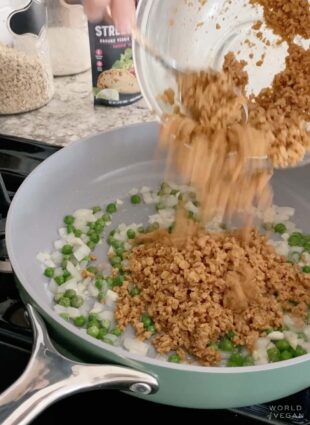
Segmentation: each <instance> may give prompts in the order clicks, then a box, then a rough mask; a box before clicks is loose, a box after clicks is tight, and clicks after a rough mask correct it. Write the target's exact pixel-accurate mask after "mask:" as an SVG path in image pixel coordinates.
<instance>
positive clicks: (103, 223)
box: [95, 216, 105, 227]
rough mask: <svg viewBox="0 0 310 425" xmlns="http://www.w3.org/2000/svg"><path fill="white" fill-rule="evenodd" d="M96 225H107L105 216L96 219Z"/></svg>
mask: <svg viewBox="0 0 310 425" xmlns="http://www.w3.org/2000/svg"><path fill="white" fill-rule="evenodd" d="M95 226H103V227H104V226H105V221H104V219H103V216H102V217H101V218H98V220H96V221H95Z"/></svg>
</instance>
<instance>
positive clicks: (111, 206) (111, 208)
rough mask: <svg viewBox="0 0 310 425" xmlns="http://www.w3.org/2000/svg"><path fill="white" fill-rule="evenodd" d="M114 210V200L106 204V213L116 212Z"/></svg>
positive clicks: (115, 209)
mask: <svg viewBox="0 0 310 425" xmlns="http://www.w3.org/2000/svg"><path fill="white" fill-rule="evenodd" d="M116 211H117V206H116V203H115V202H114V203H111V204H108V205H107V207H106V212H107V213H109V214H113V213H116Z"/></svg>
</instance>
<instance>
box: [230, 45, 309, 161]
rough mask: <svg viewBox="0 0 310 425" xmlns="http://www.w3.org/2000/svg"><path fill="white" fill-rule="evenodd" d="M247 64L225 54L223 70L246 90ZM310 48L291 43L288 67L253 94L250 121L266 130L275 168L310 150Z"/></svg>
mask: <svg viewBox="0 0 310 425" xmlns="http://www.w3.org/2000/svg"><path fill="white" fill-rule="evenodd" d="M245 65H246V63H245V62H244V61H237V60H236V58H235V56H234V54H233V53H229V54H228V55H226V57H225V61H224V66H223V69H224V70H225V72H227V73H229V74H230V75H231V76H232V78H233V80H234V83H235V84H236V86H237V87H238V88H239V89H241V90H242V91H243V92H245V88H246V84H247V82H248V74H247V72H246V71H245V70H244V67H245ZM309 120H310V50H309V49H308V50H305V49H303V48H302V47H300V46H298V45H296V44H291V45H290V46H289V49H288V56H287V58H286V66H285V69H284V70H283V71H282V72H280V73H279V74H276V75H275V77H274V80H273V82H272V85H271V87H267V88H264V89H263V90H261V92H260V93H259V94H258V96H251V98H250V104H249V124H250V125H251V126H252V127H254V128H255V129H257V130H260V131H264V132H265V138H266V140H268V156H269V157H270V159H271V161H272V163H273V165H274V167H281V168H283V167H287V166H292V165H296V164H297V163H298V162H299V161H301V160H302V159H303V158H304V155H305V153H306V152H307V151H308V150H309V149H310V133H309V131H307V122H309Z"/></svg>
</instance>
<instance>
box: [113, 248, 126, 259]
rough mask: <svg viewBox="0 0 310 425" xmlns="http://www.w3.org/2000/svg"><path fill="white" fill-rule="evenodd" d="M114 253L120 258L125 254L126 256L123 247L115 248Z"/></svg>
mask: <svg viewBox="0 0 310 425" xmlns="http://www.w3.org/2000/svg"><path fill="white" fill-rule="evenodd" d="M114 251H115V254H116V255H117V256H118V257H121V258H122V257H123V254H124V248H123V247H119V248H115V249H114Z"/></svg>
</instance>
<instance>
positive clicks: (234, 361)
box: [227, 353, 244, 367]
mask: <svg viewBox="0 0 310 425" xmlns="http://www.w3.org/2000/svg"><path fill="white" fill-rule="evenodd" d="M243 363H244V358H243V357H242V356H241V354H239V353H233V354H232V355H231V356H230V357H229V359H228V362H227V366H229V367H238V366H243Z"/></svg>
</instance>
